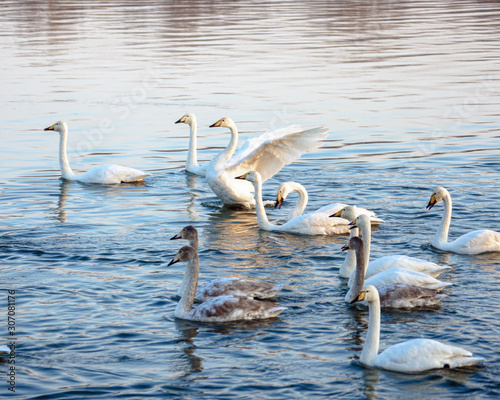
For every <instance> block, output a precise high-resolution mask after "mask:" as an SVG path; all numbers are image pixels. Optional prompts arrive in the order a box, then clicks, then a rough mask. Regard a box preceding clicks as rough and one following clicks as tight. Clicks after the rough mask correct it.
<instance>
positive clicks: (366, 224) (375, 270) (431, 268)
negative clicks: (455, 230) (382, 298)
mask: <svg viewBox="0 0 500 400" xmlns="http://www.w3.org/2000/svg"><path fill="white" fill-rule="evenodd" d="M353 224H354V225H355V226H357V227H358V228H359V229H360V230H361V236H362V237H363V242H364V248H365V259H366V260H367V261H369V260H370V242H371V225H370V220H369V219H368V218H367V217H366V216H364V215H360V216H358V217H357V218H356V220H355V221H354V223H353ZM351 268H352V266H351ZM393 268H402V269H405V270H407V271H408V272H405V271H399V273H398V275H402V274H405V273H408V274H410V273H411V274H412V275H414V278H411V277H410V276H409V277H408V279H417V277H419V278H420V279H419V280H420V281H422V280H425V281H428V282H429V284H431V286H434V285H435V284H436V283H438V282H440V281H438V280H436V279H426V278H425V277H422V276H421V275H428V276H429V278H436V277H437V276H439V274H441V273H442V272H443V271H445V270H447V269H450V267H448V266H444V265H438V264H436V263H433V262H430V261H426V260H421V259H419V258H415V257H408V256H404V255H396V254H395V255H389V256H383V257H380V258H377V259H376V260H373V261H369V264H368V267H367V268H366V274H365V279H367V280H368V279H372V277H375V276H376V275H379V274H384V275H379V276H378V279H381V278H383V277H385V278H384V279H387V278H388V276H389V275H390V272H386V271H388V270H392V269H393ZM354 269H355V266H354V268H352V270H354ZM395 272H396V271H395V270H392V273H395ZM395 276H396V275H395ZM398 279H401V278H398ZM370 282H372V283H370V284H374V283H375V281H370ZM387 283H389V282H387ZM393 283H395V282H393ZM403 283H410V284H415V285H418V286H422V284H418V283H417V281H413V282H411V281H408V282H403ZM351 284H352V279H349V283H348V285H349V286H351ZM366 284H367V285H368V284H369V283H368V281H367V282H366Z"/></svg>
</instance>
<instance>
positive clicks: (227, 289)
mask: <svg viewBox="0 0 500 400" xmlns="http://www.w3.org/2000/svg"><path fill="white" fill-rule="evenodd" d="M175 239H185V240H187V241H188V242H189V246H191V247H192V248H194V249H195V250H196V251H198V231H197V230H196V228H195V227H194V226H192V225H188V226H185V227H184V228H182V229H181V231H180V232H179V233H178V234H177V235H175V236H173V237H172V238H170V240H175ZM187 284H188V276H187V270H186V273H185V275H184V279H183V280H182V284H181V288H180V289H179V294H181V293H182V292H183V291H184V290H185V289H183V288H184V287H185V286H186V285H187ZM282 288H283V286H282V285H275V284H274V283H269V282H264V281H259V280H254V279H242V278H234V277H233V278H219V279H214V280H212V281H211V282H208V283H205V284H204V285H201V286H198V287H197V289H196V296H195V301H206V300H208V299H210V298H212V297H217V296H224V295H233V296H241V297H251V298H256V299H270V298H273V297H275V296H276V293H278V292H279V291H280V290H281V289H282Z"/></svg>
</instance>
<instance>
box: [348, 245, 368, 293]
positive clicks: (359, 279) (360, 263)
mask: <svg viewBox="0 0 500 400" xmlns="http://www.w3.org/2000/svg"><path fill="white" fill-rule="evenodd" d="M363 247H364V246H362V245H360V246H359V247H358V248H357V249H356V250H354V251H355V254H356V271H355V273H354V274H355V275H354V282H353V284H352V286H351V289H350V291H351V292H352V293H354V295H356V296H357V295H358V294H359V293H360V292H361V290H362V289H363V285H364V284H365V273H366V262H365V254H364V249H363Z"/></svg>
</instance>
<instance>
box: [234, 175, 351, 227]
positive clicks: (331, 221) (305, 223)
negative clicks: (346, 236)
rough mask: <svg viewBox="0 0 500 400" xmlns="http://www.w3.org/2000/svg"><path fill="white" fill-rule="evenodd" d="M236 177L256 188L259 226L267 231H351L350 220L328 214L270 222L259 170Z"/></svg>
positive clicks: (305, 215) (301, 216)
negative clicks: (263, 197)
mask: <svg viewBox="0 0 500 400" xmlns="http://www.w3.org/2000/svg"><path fill="white" fill-rule="evenodd" d="M236 179H246V180H247V181H249V182H251V183H252V184H253V186H254V189H255V199H256V201H257V206H256V210H255V211H256V213H257V222H258V224H259V228H260V229H263V230H265V231H276V232H287V233H295V234H299V235H332V234H338V233H347V232H349V228H350V227H349V221H348V220H346V219H344V218H331V217H329V216H328V214H321V213H312V214H303V215H300V216H298V217H295V218H292V219H291V220H289V221H287V222H285V223H284V224H283V225H274V224H273V223H271V222H269V220H268V218H267V215H266V210H265V209H264V203H263V201H262V179H261V177H260V174H259V173H258V172H257V171H250V172H248V173H246V174H243V175H242V176H239V177H237V178H236Z"/></svg>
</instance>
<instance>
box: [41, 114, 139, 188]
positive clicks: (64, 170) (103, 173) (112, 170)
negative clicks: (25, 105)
mask: <svg viewBox="0 0 500 400" xmlns="http://www.w3.org/2000/svg"><path fill="white" fill-rule="evenodd" d="M44 130H45V131H56V132H59V137H60V140H59V166H60V168H61V174H62V177H63V178H64V179H67V180H70V181H79V182H84V183H102V184H115V183H122V182H139V181H142V180H143V179H144V178H145V177H146V176H148V175H149V174H147V173H145V172H142V171H139V170H137V169H134V168H128V167H122V166H120V165H115V164H106V165H99V166H98V167H94V168H92V169H90V170H88V171H87V172H85V173H83V174H81V175H76V174H75V173H74V172H73V170H72V169H71V167H70V166H69V161H68V156H67V154H66V147H67V142H68V125H67V124H66V122H64V121H59V122H56V123H55V124H54V125H51V126H49V127H48V128H45V129H44Z"/></svg>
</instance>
